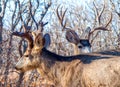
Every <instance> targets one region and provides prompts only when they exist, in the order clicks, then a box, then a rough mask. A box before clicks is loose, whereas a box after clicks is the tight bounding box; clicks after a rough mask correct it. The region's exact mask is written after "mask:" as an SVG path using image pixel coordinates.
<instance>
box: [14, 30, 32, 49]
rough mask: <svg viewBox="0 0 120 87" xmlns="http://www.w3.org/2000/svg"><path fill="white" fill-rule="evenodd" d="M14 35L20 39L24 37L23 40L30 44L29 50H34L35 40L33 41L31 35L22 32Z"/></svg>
mask: <svg viewBox="0 0 120 87" xmlns="http://www.w3.org/2000/svg"><path fill="white" fill-rule="evenodd" d="M12 35H15V36H19V37H22V38H25V39H26V40H27V42H28V47H27V49H29V50H30V49H32V47H33V39H32V36H31V35H30V33H27V32H25V33H21V32H13V33H12Z"/></svg>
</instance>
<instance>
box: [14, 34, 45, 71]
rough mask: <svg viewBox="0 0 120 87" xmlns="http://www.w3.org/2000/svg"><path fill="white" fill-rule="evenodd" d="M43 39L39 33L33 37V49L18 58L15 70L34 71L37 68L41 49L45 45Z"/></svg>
mask: <svg viewBox="0 0 120 87" xmlns="http://www.w3.org/2000/svg"><path fill="white" fill-rule="evenodd" d="M45 38H46V35H45V37H43V35H42V33H39V34H38V35H35V36H34V40H33V48H31V49H29V50H28V49H27V50H26V52H25V53H24V55H23V56H22V57H21V58H20V60H19V61H18V63H17V64H16V65H15V68H16V69H17V70H20V71H22V72H25V71H28V70H31V69H36V68H37V67H39V65H40V63H41V57H40V56H41V52H42V48H43V47H44V45H45Z"/></svg>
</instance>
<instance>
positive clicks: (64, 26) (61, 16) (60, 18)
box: [56, 5, 69, 30]
mask: <svg viewBox="0 0 120 87" xmlns="http://www.w3.org/2000/svg"><path fill="white" fill-rule="evenodd" d="M59 7H60V5H59V6H58V7H57V9H56V13H57V17H58V19H59V22H60V24H61V26H62V27H63V29H62V30H64V29H69V28H67V27H66V24H67V19H66V20H64V18H65V14H66V12H67V9H65V11H62V8H61V10H60V13H59V11H58V9H59Z"/></svg>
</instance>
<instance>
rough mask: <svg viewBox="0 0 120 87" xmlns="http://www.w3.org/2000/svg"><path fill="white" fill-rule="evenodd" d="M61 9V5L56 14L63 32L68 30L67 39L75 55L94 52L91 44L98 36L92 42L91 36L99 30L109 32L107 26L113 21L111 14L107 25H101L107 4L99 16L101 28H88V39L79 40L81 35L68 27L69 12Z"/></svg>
mask: <svg viewBox="0 0 120 87" xmlns="http://www.w3.org/2000/svg"><path fill="white" fill-rule="evenodd" d="M59 7H60V5H59V6H58V7H57V9H56V14H57V17H58V20H59V23H60V25H61V26H62V27H63V29H62V31H63V30H66V39H67V41H68V42H70V43H71V44H72V45H73V48H74V55H78V54H80V53H90V52H92V49H91V44H92V42H93V40H94V39H95V37H96V36H97V35H98V34H96V35H95V37H93V38H92V39H91V40H90V38H91V36H92V35H93V33H94V32H95V31H97V30H98V31H99V30H103V31H109V29H107V26H108V25H109V24H110V23H111V21H112V13H111V15H110V19H109V20H108V22H107V23H106V24H105V25H100V24H101V20H100V19H101V15H102V14H103V12H104V9H105V3H104V6H103V9H102V10H101V12H100V13H99V15H97V18H98V22H99V26H100V27H96V28H94V29H90V27H89V28H87V29H88V30H87V29H86V30H85V31H87V34H88V35H87V38H84V39H81V38H79V36H80V35H77V33H76V32H75V31H74V30H72V29H70V28H68V27H66V24H67V20H65V14H66V12H67V9H66V10H65V11H63V10H62V8H61V9H60V11H59ZM97 18H96V19H97ZM84 34H85V33H83V34H82V35H81V36H83V35H84Z"/></svg>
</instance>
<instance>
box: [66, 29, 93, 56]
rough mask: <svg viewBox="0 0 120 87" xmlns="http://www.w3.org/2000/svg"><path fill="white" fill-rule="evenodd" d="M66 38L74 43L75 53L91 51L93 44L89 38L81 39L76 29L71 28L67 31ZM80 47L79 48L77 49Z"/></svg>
mask: <svg viewBox="0 0 120 87" xmlns="http://www.w3.org/2000/svg"><path fill="white" fill-rule="evenodd" d="M66 39H67V40H68V42H70V43H72V45H73V47H74V54H79V53H90V52H91V44H90V42H89V40H88V39H80V38H79V36H78V35H77V33H76V32H75V31H74V30H71V29H69V30H67V31H66ZM78 48H79V50H77V49H78Z"/></svg>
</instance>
